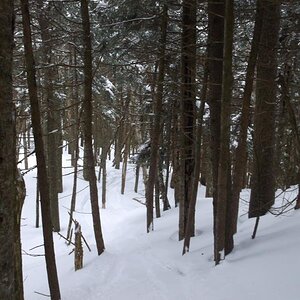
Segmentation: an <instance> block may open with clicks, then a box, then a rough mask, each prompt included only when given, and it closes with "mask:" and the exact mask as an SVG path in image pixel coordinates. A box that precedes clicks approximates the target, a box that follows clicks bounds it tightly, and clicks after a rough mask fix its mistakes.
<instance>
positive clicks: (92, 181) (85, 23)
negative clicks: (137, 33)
mask: <svg viewBox="0 0 300 300" xmlns="http://www.w3.org/2000/svg"><path fill="white" fill-rule="evenodd" d="M80 3H81V17H82V27H83V45H84V100H83V113H84V139H85V145H84V147H85V149H86V155H87V157H86V160H87V166H86V167H87V176H88V180H89V185H90V198H91V207H92V216H93V226H94V234H95V240H96V244H97V251H98V255H100V254H101V253H102V252H103V251H104V249H105V247H104V241H103V236H102V229H101V222H100V213H99V203H98V189H97V178H96V174H95V164H94V155H93V141H92V75H93V69H92V68H93V66H92V45H91V32H90V19H89V9H88V2H87V0H81V1H80Z"/></svg>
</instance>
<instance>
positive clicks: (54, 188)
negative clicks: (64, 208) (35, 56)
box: [38, 0, 60, 231]
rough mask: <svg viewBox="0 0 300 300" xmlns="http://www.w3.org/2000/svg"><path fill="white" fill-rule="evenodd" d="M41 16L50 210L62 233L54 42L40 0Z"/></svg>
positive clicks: (39, 18) (40, 0) (39, 0)
mask: <svg viewBox="0 0 300 300" xmlns="http://www.w3.org/2000/svg"><path fill="white" fill-rule="evenodd" d="M38 7H39V14H38V22H39V25H40V29H41V38H42V54H43V56H42V57H43V63H44V64H45V65H47V67H46V68H45V71H44V80H43V82H44V89H45V97H46V104H47V139H46V141H47V144H46V148H47V170H48V176H49V191H50V208H51V218H52V226H53V230H54V231H60V222H59V206H58V180H57V178H58V172H59V171H58V163H57V160H58V156H59V154H60V153H59V149H58V129H59V128H58V124H57V117H56V114H57V110H58V107H57V103H56V100H55V96H54V86H53V84H54V78H55V70H54V68H53V66H52V67H50V65H51V64H52V63H53V62H52V60H53V57H52V55H51V52H52V40H51V34H50V29H49V20H48V19H47V16H46V15H45V14H46V13H48V14H49V13H51V12H50V11H49V7H48V6H47V5H46V6H45V7H44V1H43V0H38Z"/></svg>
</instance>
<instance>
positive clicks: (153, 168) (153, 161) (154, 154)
mask: <svg viewBox="0 0 300 300" xmlns="http://www.w3.org/2000/svg"><path fill="white" fill-rule="evenodd" d="M167 25H168V8H167V6H166V5H164V6H163V12H162V19H161V41H160V50H159V61H158V78H157V92H156V97H155V103H154V114H155V117H154V124H153V128H152V130H151V153H150V167H149V178H148V181H147V187H146V205H147V232H150V230H151V226H152V227H153V194H154V192H153V191H154V186H155V181H156V178H157V163H158V155H159V154H158V148H159V141H160V128H161V113H162V101H163V90H164V77H165V50H166V39H167Z"/></svg>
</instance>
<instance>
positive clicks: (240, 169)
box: [232, 0, 262, 234]
mask: <svg viewBox="0 0 300 300" xmlns="http://www.w3.org/2000/svg"><path fill="white" fill-rule="evenodd" d="M261 14H262V8H261V3H260V0H258V1H257V4H256V17H255V25H254V31H253V37H252V43H251V50H250V55H249V58H248V65H247V70H246V79H245V87H244V94H243V106H242V115H241V124H240V132H239V136H238V146H237V148H236V157H235V165H234V172H233V184H232V213H233V223H232V232H233V234H235V233H236V230H237V219H238V211H239V196H240V191H241V189H242V187H243V179H244V178H245V173H246V167H247V129H248V125H249V121H250V103H251V94H252V90H253V81H254V75H255V66H256V60H257V53H258V47H259V40H260V36H261V28H262V15H261Z"/></svg>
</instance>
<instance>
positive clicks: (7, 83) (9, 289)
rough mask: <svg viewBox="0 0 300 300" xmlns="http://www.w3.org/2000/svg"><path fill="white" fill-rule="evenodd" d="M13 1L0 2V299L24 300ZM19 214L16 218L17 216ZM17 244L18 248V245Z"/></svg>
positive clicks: (4, 0)
mask: <svg viewBox="0 0 300 300" xmlns="http://www.w3.org/2000/svg"><path fill="white" fill-rule="evenodd" d="M13 16H14V7H13V1H8V0H3V1H1V2H0V41H1V42H0V69H1V72H0V245H1V246H0V274H1V275H0V299H16V300H17V299H18V300H22V299H23V282H22V280H20V279H22V263H21V253H20V235H19V232H20V224H19V217H20V213H21V211H17V207H22V206H21V203H18V202H17V201H18V200H19V199H18V195H17V188H16V182H17V180H18V178H17V174H16V170H17V160H16V138H15V136H16V127H15V126H16V123H15V117H16V116H15V108H14V104H13V93H12V87H13V86H12V56H13V28H14V24H13ZM17 213H18V215H17ZM15 243H17V244H15ZM17 245H18V246H17Z"/></svg>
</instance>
